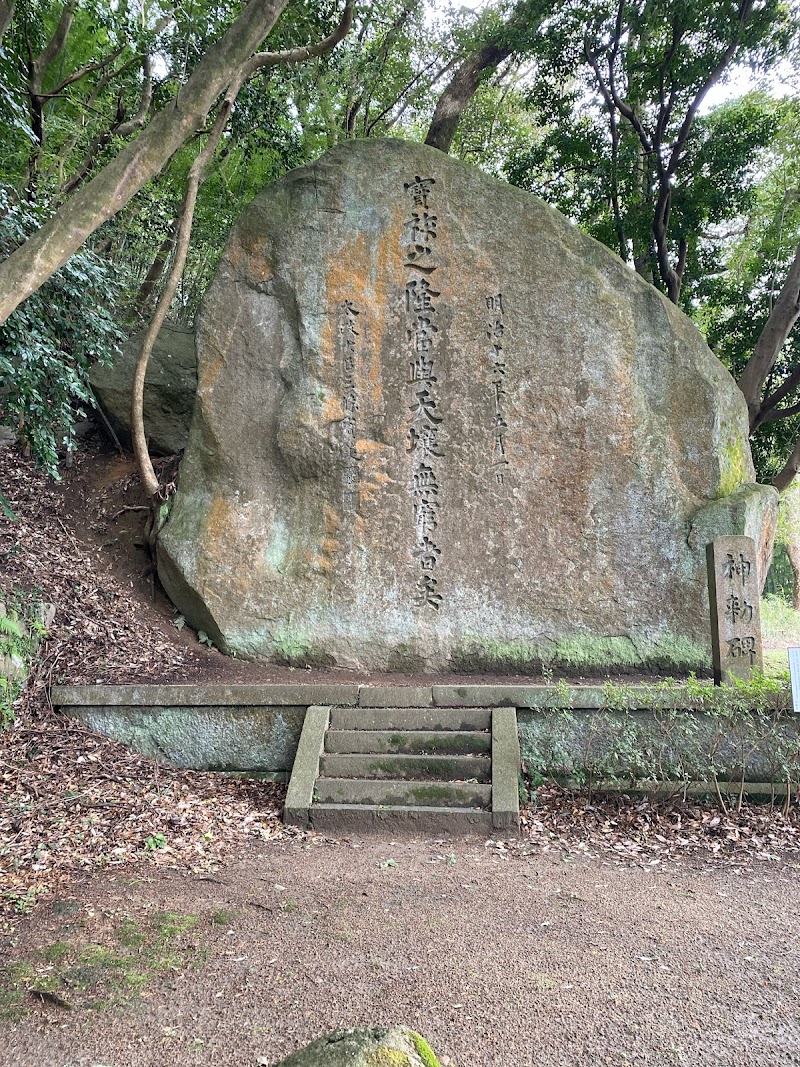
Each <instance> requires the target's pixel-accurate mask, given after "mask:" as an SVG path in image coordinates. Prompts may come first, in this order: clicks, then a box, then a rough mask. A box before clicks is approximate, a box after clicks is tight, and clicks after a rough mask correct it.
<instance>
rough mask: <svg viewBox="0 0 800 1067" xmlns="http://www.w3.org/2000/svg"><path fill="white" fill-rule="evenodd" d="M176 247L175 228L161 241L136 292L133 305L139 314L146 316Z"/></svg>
mask: <svg viewBox="0 0 800 1067" xmlns="http://www.w3.org/2000/svg"><path fill="white" fill-rule="evenodd" d="M173 226H174V224H173ZM174 247H175V230H174V228H173V229H172V230H171V231H170V232H169V234H167V236H166V237H165V238H164V240H163V241H162V242H161V246H160V247H159V249H158V251H157V252H156V256H155V259H154V260H153V262H152V263H151V264H150V269H149V270H148V272H147V275H146V277H145V279H144V281H143V282H142V284H141V285H140V286H139V292H138V293H137V294H136V299H135V300H134V302H133V307H134V310H135V311H136V314H137V315H142V316H144V315H146V314H147V311H148V309H149V307H150V305H151V303H152V302H153V295H154V293H155V290H156V286H157V285H158V283H159V281H160V280H161V276H162V274H163V273H164V267H165V266H166V264H167V260H168V259H169V257H170V255H171V253H172V249H173V248H174Z"/></svg>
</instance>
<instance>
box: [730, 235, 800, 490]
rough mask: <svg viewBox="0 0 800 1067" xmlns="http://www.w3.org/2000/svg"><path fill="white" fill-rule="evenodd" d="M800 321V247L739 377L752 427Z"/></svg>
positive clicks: (799, 246)
mask: <svg viewBox="0 0 800 1067" xmlns="http://www.w3.org/2000/svg"><path fill="white" fill-rule="evenodd" d="M798 318H800V244H799V245H798V246H797V249H796V251H795V254H794V259H793V260H792V265H791V267H790V268H789V273H788V274H787V276H786V281H785V282H784V283H783V287H782V289H781V291H780V293H779V294H778V299H777V300H776V301H775V304H774V306H773V308H772V311H771V313H770V316H769V318H768V319H767V322H766V325H765V326H764V329H763V330H762V331H761V336H760V337H759V339H758V342H757V344H756V347H755V350H754V352H753V355H752V356H751V357H750V359H749V360H748V361H747V366H746V367H745V368H744V370H743V371H742V374H741V377H740V378H739V382H738V385H739V388H740V389H741V390H742V392H743V393H744V398H745V400H746V401H747V410H748V411H749V412H750V426H751V427H753V426H754V424H755V423H756V422H757V421H758V418H759V414H760V410H761V390H762V389H763V387H764V383H765V382H766V380H767V376H768V375H769V372H770V371H771V370H772V366H773V364H774V363H775V360H776V359H777V358H778V353H779V352H780V350H781V348H783V344H784V342H785V340H786V338H787V337H788V336H789V334H790V332H791V331H792V329H793V327H794V324H795V323H796V322H797V320H798ZM795 469H796V468H795ZM776 484H777V483H776Z"/></svg>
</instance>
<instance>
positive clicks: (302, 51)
mask: <svg viewBox="0 0 800 1067" xmlns="http://www.w3.org/2000/svg"><path fill="white" fill-rule="evenodd" d="M354 3H355V0H345V5H344V13H343V15H342V18H341V20H340V22H339V25H338V26H337V27H336V29H335V30H334V31H333V33H332V34H330V36H329V37H325V38H324V39H323V40H322V41H320V42H319V43H318V44H310V45H305V46H304V47H302V48H287V49H284V50H283V51H282V52H256V54H255V55H254V56H251V58H250V59H249V60H248V61H247V63H245V65H244V67H243V68H242V71H241V77H242V81H243V82H244V81H246V80H247V79H248V78H249V77H250V75H251V74H253V73H255V71H257V70H261V69H263V68H264V67H277V66H291V65H293V64H295V63H305V62H306V61H307V60H309V59H314V58H315V57H316V56H322V55H324V54H325V53H326V52H328V51H330V49H331V48H334V47H335V46H336V45H337V44H338V43H339V42H340V41H341V40H343V39H344V38H345V37H346V36H347V34H348V32H349V30H350V27H351V26H352V25H353V5H354ZM237 93H238V89H237Z"/></svg>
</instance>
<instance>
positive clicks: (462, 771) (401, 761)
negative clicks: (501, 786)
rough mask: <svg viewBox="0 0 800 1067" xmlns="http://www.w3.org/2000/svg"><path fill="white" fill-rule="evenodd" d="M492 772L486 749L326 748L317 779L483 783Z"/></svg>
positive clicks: (489, 777)
mask: <svg viewBox="0 0 800 1067" xmlns="http://www.w3.org/2000/svg"><path fill="white" fill-rule="evenodd" d="M326 743H327V739H326ZM381 764H383V766H381ZM337 768H339V769H338V770H337ZM491 775H492V757H491V755H489V753H488V752H484V753H481V754H478V755H473V754H471V753H470V754H466V755H465V754H463V753H460V754H459V755H457V756H450V755H446V754H430V753H416V752H328V750H327V748H326V749H325V751H323V753H322V755H321V756H320V765H319V779H318V780H319V781H324V780H325V779H326V778H369V779H372V780H374V781H403V782H414V781H428V782H441V783H448V782H473V781H474V782H481V783H484V784H486V783H488V782H489V781H490V780H491Z"/></svg>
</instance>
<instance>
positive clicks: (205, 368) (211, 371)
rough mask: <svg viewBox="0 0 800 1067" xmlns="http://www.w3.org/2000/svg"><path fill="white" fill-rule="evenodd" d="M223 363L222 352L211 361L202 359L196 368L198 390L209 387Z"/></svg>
mask: <svg viewBox="0 0 800 1067" xmlns="http://www.w3.org/2000/svg"><path fill="white" fill-rule="evenodd" d="M224 363H225V356H224V354H223V353H222V352H220V353H219V355H218V356H217V357H216V359H214V360H213V361H212V362H211V363H208V362H207V361H204V362H203V363H202V365H200V366H198V368H197V388H198V389H200V390H203V389H210V388H211V386H212V385H213V384H214V382H215V381H216V380H217V375H218V374H219V372H220V371H221V370H222V366H223V364H224Z"/></svg>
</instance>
